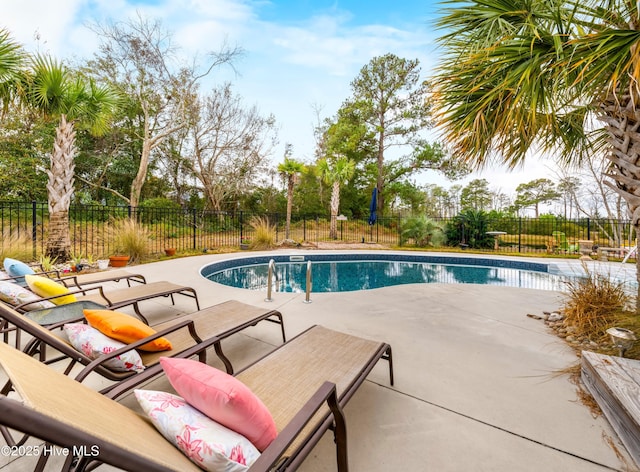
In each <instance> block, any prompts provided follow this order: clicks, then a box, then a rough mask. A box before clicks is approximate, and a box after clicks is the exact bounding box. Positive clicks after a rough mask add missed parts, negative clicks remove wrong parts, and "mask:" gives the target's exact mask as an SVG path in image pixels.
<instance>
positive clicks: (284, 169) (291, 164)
mask: <svg viewBox="0 0 640 472" xmlns="http://www.w3.org/2000/svg"><path fill="white" fill-rule="evenodd" d="M304 171H305V165H304V164H303V163H302V162H298V161H296V160H295V159H290V158H289V157H285V158H284V162H283V163H282V164H279V165H278V172H279V173H280V175H281V176H282V177H283V178H285V179H286V180H287V224H286V226H285V230H284V239H289V232H290V229H291V210H292V209H293V187H294V186H295V185H296V180H297V178H298V175H300V174H301V173H303V172H304Z"/></svg>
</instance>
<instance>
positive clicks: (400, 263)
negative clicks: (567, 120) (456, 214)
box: [200, 253, 567, 293]
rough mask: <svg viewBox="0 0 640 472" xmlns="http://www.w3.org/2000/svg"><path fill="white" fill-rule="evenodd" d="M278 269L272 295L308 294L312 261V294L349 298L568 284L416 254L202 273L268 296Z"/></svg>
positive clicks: (513, 268) (221, 266)
mask: <svg viewBox="0 0 640 472" xmlns="http://www.w3.org/2000/svg"><path fill="white" fill-rule="evenodd" d="M271 259H273V260H274V262H275V264H276V266H275V267H276V270H275V274H276V276H277V280H275V281H274V286H273V289H274V290H275V291H279V292H304V291H305V290H306V271H307V263H308V261H311V273H312V280H313V281H312V291H313V292H314V293H320V292H347V291H355V290H369V289H374V288H380V287H388V286H393V285H402V284H413V283H449V284H466V283H473V284H486V285H502V286H508V287H519V288H533V289H538V290H562V287H563V285H564V283H565V281H566V280H567V279H566V277H562V276H559V275H556V274H551V273H549V265H548V264H542V263H538V262H529V261H515V260H506V259H491V258H484V257H483V258H475V257H474V258H470V257H457V256H430V255H415V254H368V253H367V254H357V253H347V254H313V255H270V256H254V257H247V258H240V259H232V260H227V261H221V262H216V263H213V264H208V265H206V266H204V267H203V268H202V269H201V270H200V273H201V274H202V275H203V276H204V277H206V278H207V279H209V280H211V281H213V282H217V283H220V284H223V285H228V286H231V287H236V288H244V289H249V290H266V288H267V275H268V264H269V260H271Z"/></svg>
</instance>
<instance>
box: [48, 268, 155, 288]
mask: <svg viewBox="0 0 640 472" xmlns="http://www.w3.org/2000/svg"><path fill="white" fill-rule="evenodd" d="M56 280H58V281H59V282H61V283H62V284H64V285H65V287H77V288H83V287H86V286H87V285H93V284H103V283H105V282H120V281H121V280H124V281H126V282H127V286H129V287H131V282H137V283H141V284H146V283H147V280H146V279H145V277H144V275H142V274H135V273H133V272H129V271H128V270H125V269H115V270H104V271H100V272H88V273H86V274H83V273H77V274H73V275H63V276H61V277H58V278H57V279H56Z"/></svg>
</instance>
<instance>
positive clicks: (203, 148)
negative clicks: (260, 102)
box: [189, 84, 276, 210]
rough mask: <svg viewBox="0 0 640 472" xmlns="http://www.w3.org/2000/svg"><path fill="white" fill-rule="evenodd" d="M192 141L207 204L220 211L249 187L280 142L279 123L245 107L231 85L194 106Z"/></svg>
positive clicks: (195, 103)
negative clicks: (223, 204) (278, 135)
mask: <svg viewBox="0 0 640 472" xmlns="http://www.w3.org/2000/svg"><path fill="white" fill-rule="evenodd" d="M192 116H193V122H192V124H191V126H190V133H189V135H190V143H191V146H192V149H191V151H192V152H193V163H192V165H193V172H194V175H195V176H196V178H197V179H198V180H199V181H200V183H201V184H202V187H203V191H204V194H205V196H206V198H207V202H208V203H209V205H210V207H211V208H212V209H214V210H220V209H221V207H222V203H223V202H224V201H225V199H226V198H227V197H228V196H230V195H236V194H239V193H241V192H242V191H246V190H247V188H249V187H250V186H251V185H252V183H253V181H254V179H255V177H256V176H257V175H258V174H259V172H261V171H262V170H264V168H265V164H266V160H267V158H268V156H269V155H270V154H271V152H272V150H273V147H274V146H275V144H276V130H275V119H274V117H273V116H267V117H262V116H260V114H259V113H258V109H257V108H256V106H252V107H248V108H246V107H244V105H243V104H242V100H241V97H239V96H238V95H235V94H234V93H233V92H232V90H231V86H230V85H229V84H226V85H224V86H222V87H219V88H217V89H214V90H213V92H212V93H211V95H209V96H207V97H204V98H202V99H200V100H198V101H197V102H194V109H193V115H192Z"/></svg>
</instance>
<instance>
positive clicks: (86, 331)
mask: <svg viewBox="0 0 640 472" xmlns="http://www.w3.org/2000/svg"><path fill="white" fill-rule="evenodd" d="M62 328H63V330H64V332H65V333H66V335H67V337H68V338H69V342H70V343H71V345H72V346H73V347H75V348H76V349H77V350H78V351H80V352H82V353H83V354H84V355H86V356H87V357H89V358H91V359H97V358H98V357H100V356H102V355H103V354H108V353H110V352H113V351H115V350H116V349H120V348H121V347H125V346H126V344H125V343H122V342H120V341H116V340H115V339H111V338H110V337H108V336H105V335H104V334H102V333H101V332H100V331H98V330H97V329H95V328H92V327H91V326H89V325H87V324H84V323H67V324H66V325H64V326H63V327H62ZM103 365H104V366H105V367H108V368H109V369H112V370H116V371H118V372H126V371H130V370H134V371H141V370H144V364H143V363H142V359H141V358H140V354H138V351H136V350H135V349H132V350H131V351H127V352H124V353H122V354H120V355H119V356H116V357H114V358H113V359H109V360H108V361H107V362H105V363H104V364H103Z"/></svg>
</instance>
